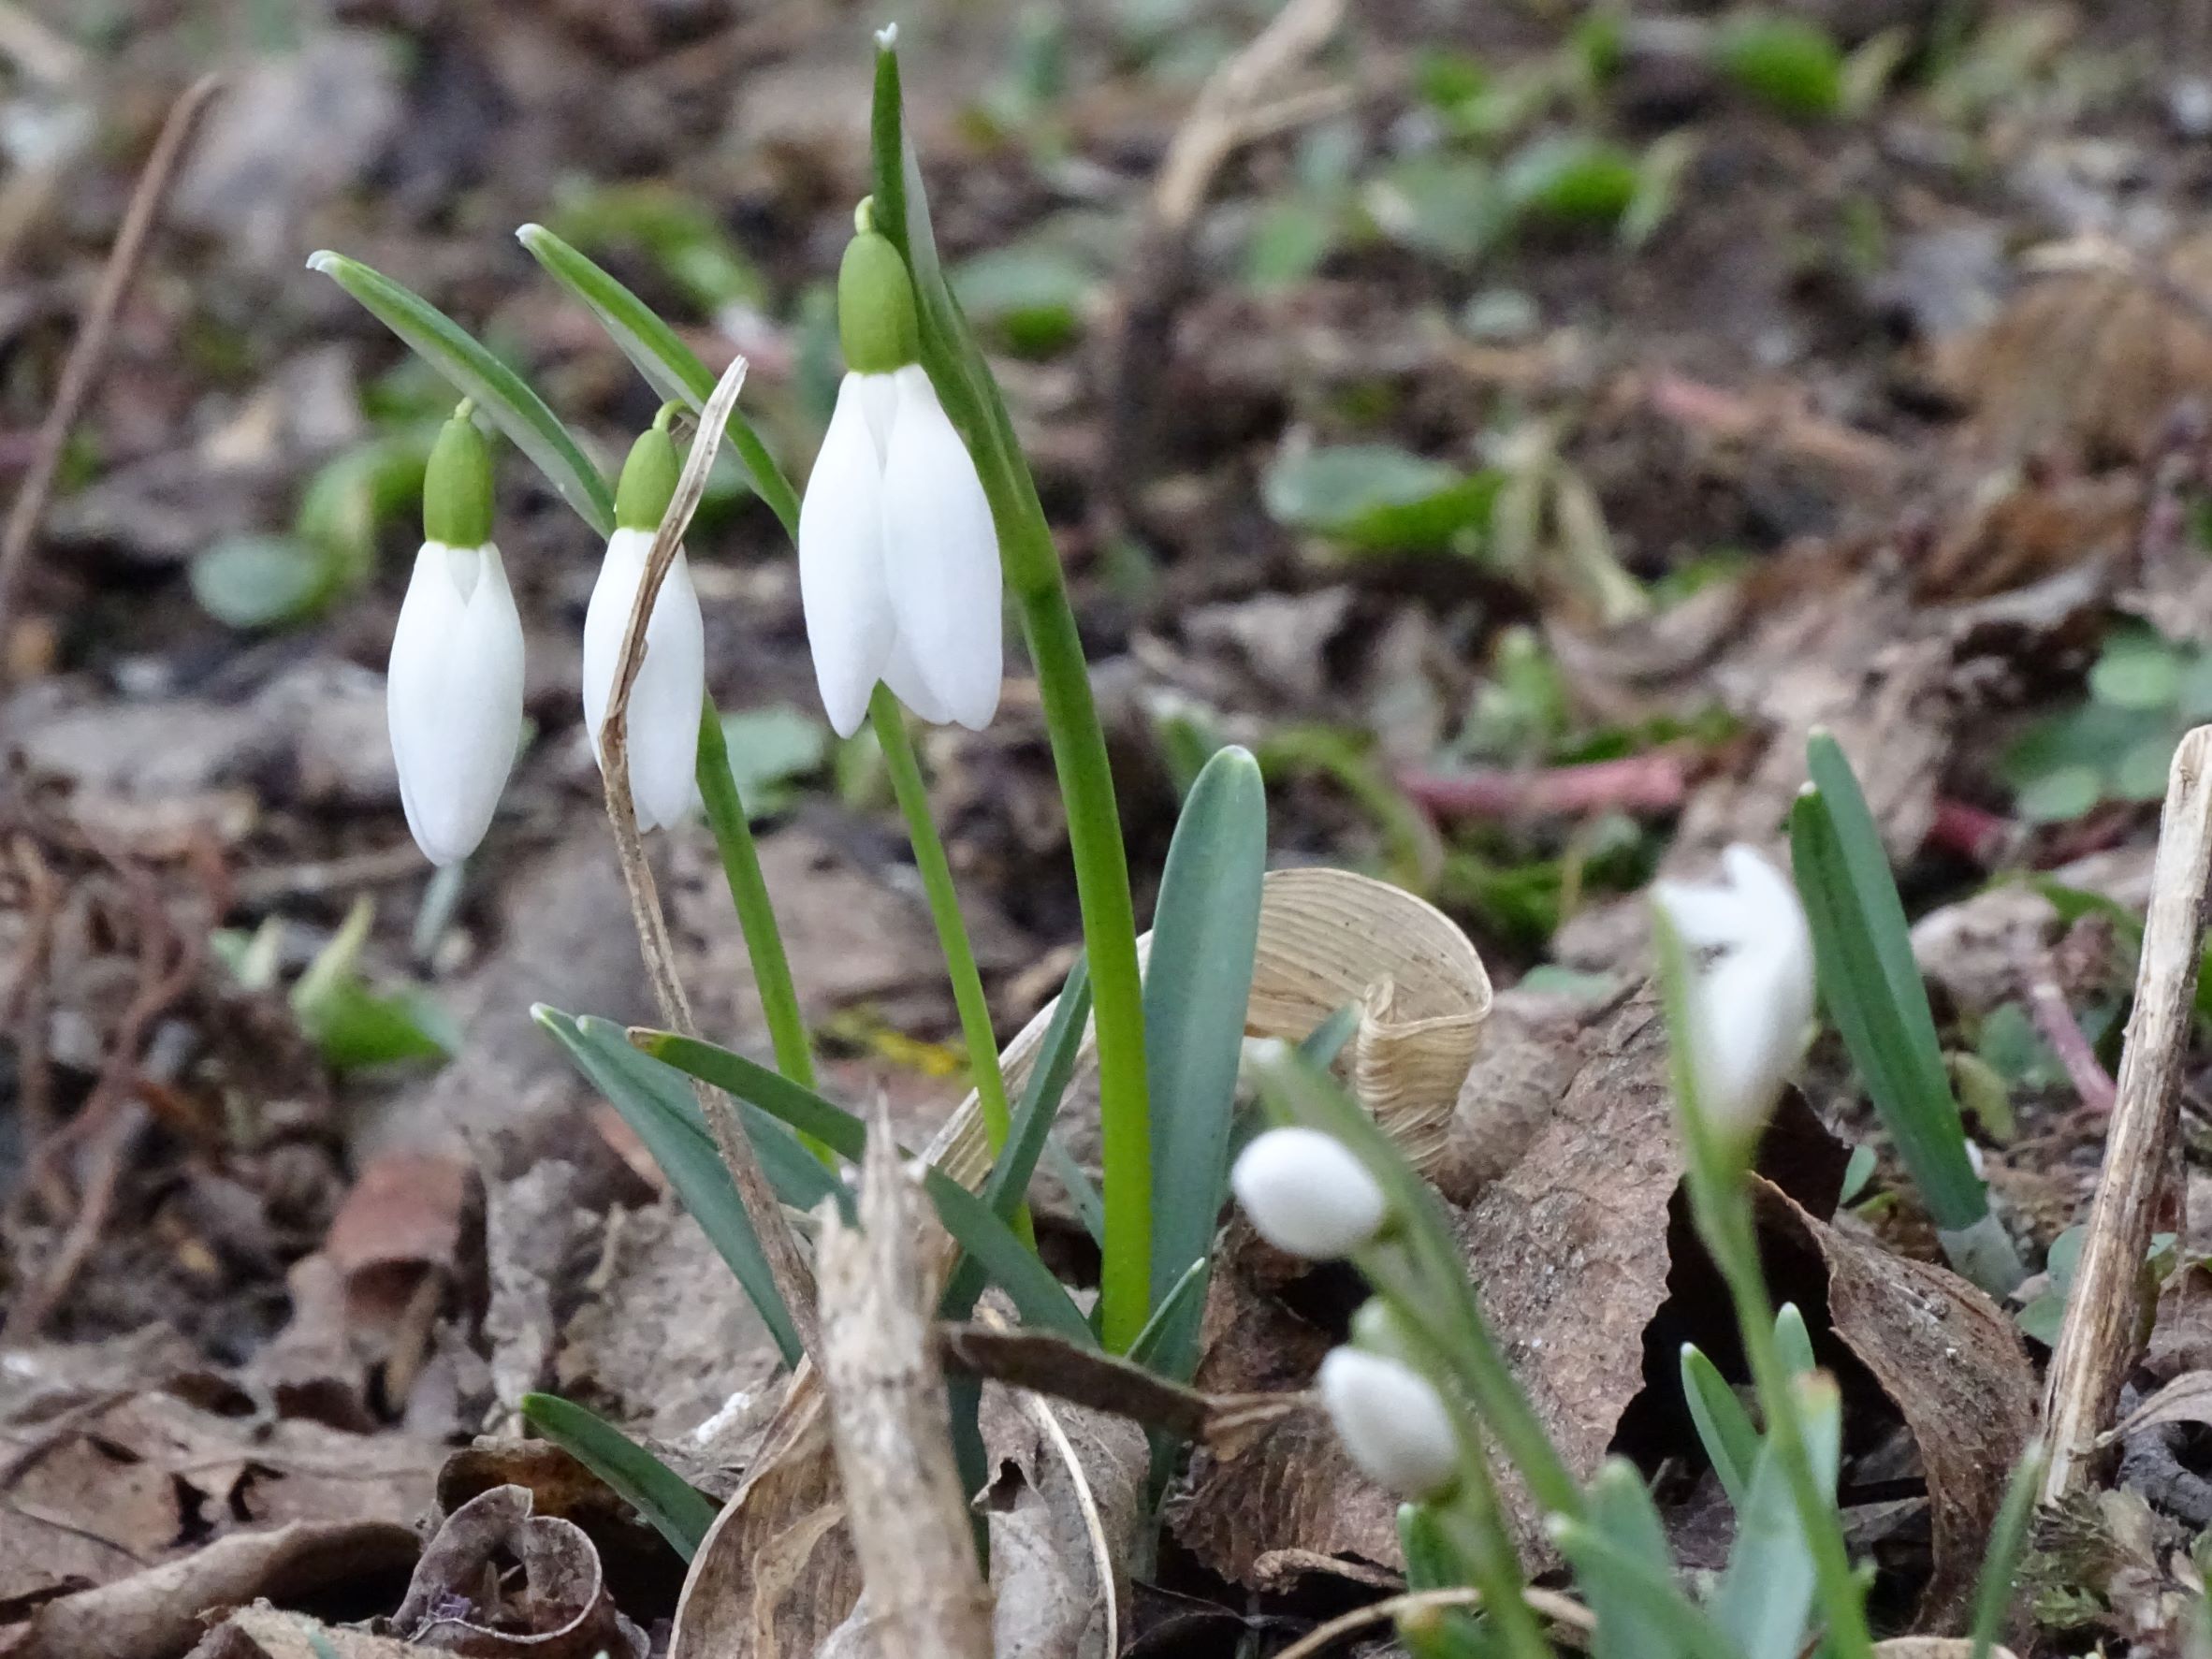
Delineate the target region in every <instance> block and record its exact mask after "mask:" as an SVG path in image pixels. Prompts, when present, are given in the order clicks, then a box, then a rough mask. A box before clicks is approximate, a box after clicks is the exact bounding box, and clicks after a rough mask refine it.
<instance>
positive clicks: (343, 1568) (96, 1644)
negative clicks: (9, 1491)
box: [0, 1521, 419, 1659]
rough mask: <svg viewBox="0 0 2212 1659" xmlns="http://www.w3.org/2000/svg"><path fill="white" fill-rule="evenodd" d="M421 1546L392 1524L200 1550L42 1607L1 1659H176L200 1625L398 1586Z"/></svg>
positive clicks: (259, 1536)
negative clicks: (380, 1585)
mask: <svg viewBox="0 0 2212 1659" xmlns="http://www.w3.org/2000/svg"><path fill="white" fill-rule="evenodd" d="M418 1548H419V1541H418V1540H417V1539H416V1537H415V1534H414V1533H413V1532H412V1531H411V1530H410V1529H408V1528H406V1527H403V1526H399V1525H396V1524H394V1523H393V1522H391V1521H295V1522H293V1523H292V1524H291V1525H289V1526H280V1527H275V1528H272V1529H271V1530H269V1531H268V1532H257V1533H234V1534H233V1535H230V1536H229V1537H226V1538H218V1539H217V1540H216V1541H215V1542H214V1543H212V1544H210V1545H209V1546H207V1548H205V1549H204V1550H196V1551H194V1552H193V1553H192V1554H190V1555H186V1556H182V1557H181V1558H180V1559H178V1560H176V1561H172V1562H167V1563H166V1564H163V1565H160V1566H157V1567H151V1568H149V1569H147V1570H146V1571H144V1572H141V1573H136V1574H133V1575H132V1576H131V1577H129V1578H126V1579H117V1580H116V1581H115V1582H114V1583H112V1584H106V1585H102V1586H101V1587H99V1588H98V1589H95V1590H84V1591H80V1592H79V1593H78V1594H75V1595H68V1596H64V1597H63V1598H62V1599H61V1600H59V1601H51V1602H48V1603H47V1604H46V1605H45V1606H44V1607H42V1608H39V1609H38V1610H37V1612H36V1613H35V1614H34V1615H33V1616H32V1619H31V1623H30V1625H29V1627H28V1628H27V1629H26V1630H24V1631H23V1633H22V1636H21V1637H19V1639H17V1640H16V1641H15V1642H14V1643H13V1644H12V1645H6V1644H0V1650H4V1651H5V1652H7V1659H176V1656H177V1655H180V1654H182V1653H185V1652H189V1651H190V1650H191V1649H192V1647H193V1645H194V1644H195V1643H196V1642H197V1641H198V1640H199V1638H200V1637H201V1636H202V1635H203V1634H204V1633H205V1631H206V1625H205V1623H203V1619H204V1616H205V1615H206V1614H208V1613H211V1612H220V1611H221V1610H223V1609H224V1608H234V1607H239V1606H241V1605H243V1604H245V1603H247V1602H250V1601H254V1600H255V1599H256V1598H259V1597H266V1598H268V1599H269V1600H271V1601H276V1602H280V1603H281V1602H292V1601H298V1600H302V1599H305V1598H307V1597H311V1596H313V1595H316V1594H321V1593H323V1592H325V1591H330V1590H337V1589H341V1588H342V1589H343V1590H344V1591H345V1592H346V1594H348V1595H357V1594H362V1593H363V1592H364V1591H367V1590H371V1588H372V1587H373V1586H374V1585H375V1584H376V1582H377V1581H378V1580H379V1579H392V1580H394V1581H395V1582H396V1581H397V1579H398V1578H399V1576H400V1574H401V1573H402V1572H404V1571H406V1569H407V1568H408V1567H409V1566H410V1565H412V1564H414V1562H415V1552H416V1550H417V1549H418Z"/></svg>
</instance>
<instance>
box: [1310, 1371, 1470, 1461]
mask: <svg viewBox="0 0 2212 1659" xmlns="http://www.w3.org/2000/svg"><path fill="white" fill-rule="evenodd" d="M1320 1382H1321V1401H1322V1404H1325V1405H1327V1406H1328V1408H1329V1420H1330V1421H1331V1422H1332V1423H1334V1424H1335V1425H1336V1437H1337V1438H1338V1439H1339V1440H1342V1441H1343V1442H1344V1448H1345V1450H1346V1451H1347V1452H1349V1453H1351V1457H1352V1462H1353V1463H1357V1464H1359V1465H1360V1468H1361V1471H1362V1472H1363V1473H1364V1474H1365V1475H1366V1476H1367V1477H1368V1478H1369V1479H1371V1480H1374V1481H1375V1482H1377V1483H1378V1484H1380V1485H1382V1486H1386V1487H1388V1488H1390V1491H1392V1492H1399V1493H1401V1494H1403V1495H1404V1496H1405V1497H1409V1498H1417V1499H1418V1498H1424V1497H1428V1496H1430V1495H1432V1494H1433V1493H1435V1492H1441V1491H1442V1490H1443V1489H1445V1488H1446V1487H1448V1486H1449V1485H1450V1484H1451V1483H1452V1481H1453V1479H1454V1478H1455V1477H1456V1476H1457V1475H1458V1473H1459V1439H1458V1436H1457V1435H1455V1434H1454V1433H1452V1423H1451V1414H1450V1412H1449V1411H1448V1410H1447V1409H1446V1407H1445V1404H1444V1401H1443V1398H1442V1397H1441V1396H1440V1395H1439V1394H1438V1393H1437V1392H1436V1390H1434V1389H1433V1388H1432V1387H1431V1386H1430V1385H1429V1382H1428V1379H1427V1378H1425V1377H1423V1376H1422V1375H1420V1374H1419V1372H1417V1371H1415V1370H1413V1369H1412V1367H1410V1366H1407V1365H1402V1364H1400V1363H1399V1362H1398V1361H1395V1360H1390V1359H1385V1358H1384V1357H1383V1356H1382V1355H1380V1354H1371V1353H1368V1352H1367V1351H1366V1350H1365V1349H1363V1348H1351V1347H1340V1348H1331V1349H1330V1350H1329V1355H1328V1358H1326V1359H1325V1360H1323V1361H1321V1377H1320Z"/></svg>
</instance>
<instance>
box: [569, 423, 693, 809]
mask: <svg viewBox="0 0 2212 1659" xmlns="http://www.w3.org/2000/svg"><path fill="white" fill-rule="evenodd" d="M673 413H674V412H673V410H671V409H663V410H662V412H661V415H660V417H659V418H658V419H656V420H655V421H654V423H653V425H652V426H651V428H649V429H648V430H647V431H645V432H644V433H642V434H640V436H639V437H638V440H637V442H636V443H635V444H633V445H632V446H631V450H630V458H629V459H628V460H627V461H626V462H624V463H623V466H622V481H621V483H620V485H619V486H618V488H617V489H616V491H615V533H614V534H613V535H612V536H611V537H609V538H608V540H607V545H606V558H605V560H604V562H603V563H602V564H601V565H600V567H599V580H598V581H597V583H595V584H594V585H593V587H592V589H591V603H590V604H589V606H588V607H586V609H585V612H584V725H585V728H586V730H588V731H589V733H590V735H591V753H592V755H593V757H594V758H595V759H600V758H602V757H601V755H600V727H601V725H602V724H603V723H604V721H605V720H606V709H607V704H608V702H609V701H610V700H611V699H612V697H613V695H614V683H615V673H616V670H617V667H618V664H619V663H620V662H621V658H622V636H623V634H624V633H625V632H627V630H628V629H629V626H630V613H631V610H632V609H633V606H634V605H635V604H636V603H637V588H638V584H639V583H640V582H642V581H643V580H644V579H645V571H646V560H647V557H648V555H649V554H650V553H651V552H652V549H653V534H654V532H655V531H658V530H659V529H660V527H661V519H662V516H663V515H664V514H665V513H666V512H667V511H668V502H669V500H670V498H671V497H672V496H673V495H674V494H675V493H676V479H677V460H676V444H675V443H674V441H673V440H671V439H670V437H669V435H668V424H667V423H668V421H669V419H670V417H671V416H672V415H673ZM705 696H706V628H705V624H704V623H703V622H702V620H701V618H700V615H699V595H698V592H697V590H696V589H693V588H692V586H691V563H690V561H689V560H687V559H686V558H685V557H684V551H683V549H682V548H681V547H678V548H677V551H676V562H675V563H673V564H672V565H670V566H669V567H668V575H667V577H666V578H665V579H664V580H663V581H662V584H661V591H660V593H659V594H658V595H656V596H655V598H654V601H653V615H652V619H651V620H650V621H649V622H648V624H647V625H646V652H645V662H644V663H643V664H642V665H641V666H640V668H639V669H638V673H637V683H636V685H634V686H633V687H632V689H631V692H630V743H629V747H630V793H631V798H632V800H633V803H634V804H635V806H636V808H637V827H638V828H639V829H641V830H649V829H656V828H659V827H662V826H663V825H667V824H673V823H676V822H679V821H680V820H681V819H682V818H683V817H684V815H685V814H686V813H688V812H689V811H690V810H691V803H692V802H693V801H694V800H695V799H697V788H696V785H695V784H694V782H693V777H694V774H695V772H696V770H697V766H698V757H699V709H700V703H701V700H702V699H703V698H704V697H705ZM603 764H604V761H603Z"/></svg>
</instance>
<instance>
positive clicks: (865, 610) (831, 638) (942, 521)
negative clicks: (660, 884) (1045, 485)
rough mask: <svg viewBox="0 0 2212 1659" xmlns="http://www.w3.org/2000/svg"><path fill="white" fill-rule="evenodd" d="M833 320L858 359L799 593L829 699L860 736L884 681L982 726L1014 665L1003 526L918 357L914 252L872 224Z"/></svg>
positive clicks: (844, 724)
mask: <svg viewBox="0 0 2212 1659" xmlns="http://www.w3.org/2000/svg"><path fill="white" fill-rule="evenodd" d="M865 217H866V215H865V212H864V214H863V218H864V220H865ZM837 332H838V337H839V339H840V340H841V341H842V342H843V344H844V348H845V362H846V367H847V369H848V371H849V372H848V373H847V374H846V376H845V379H844V382H843V384H841V385H840V386H838V387H837V409H836V411H835V413H833V414H832V415H831V416H830V424H829V431H828V432H827V434H826V435H825V436H824V437H823V438H822V453H821V454H820V455H818V456H817V457H816V458H815V460H814V471H813V473H812V474H811V475H810V476H809V477H808V480H807V495H806V499H805V501H804V502H801V503H800V507H799V597H800V600H801V603H802V604H803V605H804V607H805V609H806V614H807V639H808V644H809V645H810V646H811V647H812V648H813V652H814V677H815V680H816V682H817V683H818V684H819V685H820V686H821V688H822V705H823V707H824V708H825V709H826V710H827V712H828V714H829V720H830V724H831V725H833V726H835V727H836V728H837V734H838V735H840V736H844V737H850V736H851V735H852V734H853V733H854V732H855V731H857V730H858V729H859V727H860V722H861V720H862V718H863V717H864V716H865V715H866V713H867V707H868V699H869V697H870V695H871V694H872V693H873V692H874V691H875V688H876V685H877V682H879V681H880V682H882V683H883V684H884V685H887V686H889V687H890V688H891V690H892V691H893V693H894V694H895V695H896V696H897V698H898V700H899V701H900V702H901V703H904V704H905V705H906V706H908V707H909V708H910V709H912V710H913V711H914V712H915V713H916V714H918V715H920V716H921V717H922V718H923V719H924V720H934V721H939V722H943V721H946V720H957V721H959V722H960V723H961V724H962V725H964V726H968V727H970V728H972V729H976V730H981V729H982V727H983V726H985V725H988V724H989V723H990V720H991V716H992V715H993V714H994V713H996V712H997V708H998V682H999V678H1000V676H1001V674H1002V673H1003V670H1004V655H1003V651H1002V648H1001V644H1000V639H999V628H1000V616H999V613H1000V609H1001V601H1000V582H999V573H998V536H997V531H996V530H995V529H994V528H993V526H992V523H991V506H990V502H988V501H987V500H986V499H985V497H984V495H983V486H982V480H981V479H980V478H978V477H977V476H976V470H975V462H974V460H973V459H972V458H970V457H969V455H968V446H967V445H966V444H963V443H962V442H961V441H960V434H959V433H958V432H956V431H954V430H953V423H952V422H951V421H950V420H949V419H947V418H946V415H945V412H944V407H943V405H941V404H940V403H939V401H938V397H937V391H936V389H935V388H934V387H933V386H931V385H930V384H929V376H928V374H927V373H926V372H924V370H923V368H922V365H921V364H920V362H918V361H917V360H916V359H917V357H918V356H919V346H918V343H917V342H918V341H919V338H920V336H919V331H918V328H917V326H916V323H915V316H914V296H913V288H912V285H911V284H910V283H909V281H908V279H907V269H906V265H905V262H904V261H902V260H901V259H900V258H899V255H898V251H897V250H896V249H895V248H894V247H893V246H892V245H891V243H890V242H889V241H888V240H885V239H884V238H883V237H882V236H880V235H879V234H878V233H877V232H876V231H874V230H872V229H868V228H866V227H865V226H864V228H863V229H862V230H861V231H860V233H859V234H858V235H857V236H855V237H854V238H853V239H852V240H851V243H850V244H849V245H848V246H847V248H846V250H845V261H844V265H843V267H842V268H841V269H839V271H838V273H837Z"/></svg>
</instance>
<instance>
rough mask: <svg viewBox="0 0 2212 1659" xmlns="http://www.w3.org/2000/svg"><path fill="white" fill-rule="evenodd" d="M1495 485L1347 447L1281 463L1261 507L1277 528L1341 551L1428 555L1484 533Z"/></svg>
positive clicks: (1369, 448) (1485, 476) (1295, 455)
mask: <svg viewBox="0 0 2212 1659" xmlns="http://www.w3.org/2000/svg"><path fill="white" fill-rule="evenodd" d="M1498 484H1499V480H1498V477H1497V475H1496V474H1495V473H1488V472H1482V473H1472V474H1470V473H1464V472H1463V471H1462V470H1461V469H1459V468H1457V467H1454V466H1452V465H1450V464H1449V463H1448V462H1445V461H1439V460H1430V459H1428V458H1424V457H1421V456H1418V455H1414V454H1412V453H1410V452H1408V451H1406V450H1403V449H1398V448H1394V447H1392V446H1391V445H1390V444H1338V445H1332V446H1323V447H1319V448H1314V449H1307V450H1302V451H1293V452H1291V453H1289V454H1286V455H1284V456H1282V457H1280V458H1277V460H1276V461H1275V462H1274V464H1273V466H1272V467H1270V468H1269V469H1268V473H1267V477H1266V479H1265V480H1264V482H1263V483H1262V486H1261V499H1262V500H1263V501H1264V502H1265V504H1266V506H1267V510H1268V512H1269V514H1270V515H1271V516H1272V517H1273V518H1274V519H1275V520H1276V522H1277V523H1280V524H1283V525H1286V526H1288V528H1289V529H1292V530H1297V531H1308V532H1310V533H1313V534H1316V535H1319V536H1322V537H1324V538H1326V539H1328V540H1330V541H1333V542H1337V543H1339V544H1341V545H1343V546H1346V547H1351V548H1355V549H1360V550H1365V551H1375V552H1381V551H1388V550H1393V549H1404V550H1408V551H1429V550H1436V549H1441V548H1445V547H1448V546H1450V545H1451V544H1452V542H1453V540H1454V539H1455V538H1456V537H1458V536H1459V535H1460V534H1461V533H1462V532H1463V531H1480V530H1482V529H1484V528H1485V527H1487V526H1488V524H1489V523H1490V509H1491V505H1492V502H1494V501H1495V500H1496V499H1497V492H1498Z"/></svg>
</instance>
